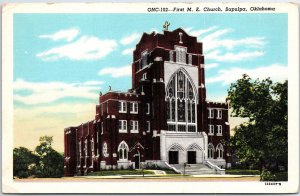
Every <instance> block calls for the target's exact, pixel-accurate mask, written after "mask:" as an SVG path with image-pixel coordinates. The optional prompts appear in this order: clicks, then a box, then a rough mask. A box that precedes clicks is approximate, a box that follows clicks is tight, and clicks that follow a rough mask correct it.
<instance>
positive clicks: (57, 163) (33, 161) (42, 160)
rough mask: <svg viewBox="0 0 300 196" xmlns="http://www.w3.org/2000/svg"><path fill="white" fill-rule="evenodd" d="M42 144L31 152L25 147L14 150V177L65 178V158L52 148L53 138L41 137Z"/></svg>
mask: <svg viewBox="0 0 300 196" xmlns="http://www.w3.org/2000/svg"><path fill="white" fill-rule="evenodd" d="M39 141H40V144H39V145H38V146H37V147H36V148H35V152H34V153H33V152H31V151H29V150H28V149H26V148H24V147H20V148H15V149H14V176H16V177H19V178H26V177H28V176H36V177H40V178H47V177H51V178H57V177H62V176H63V167H64V158H63V155H62V154H60V153H58V152H57V151H55V150H54V149H53V148H52V147H51V144H52V141H53V139H52V137H49V136H43V137H40V140H39Z"/></svg>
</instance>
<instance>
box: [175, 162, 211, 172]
mask: <svg viewBox="0 0 300 196" xmlns="http://www.w3.org/2000/svg"><path fill="white" fill-rule="evenodd" d="M172 166H173V167H175V168H176V169H177V170H179V171H180V172H181V173H184V166H183V164H177V165H172ZM185 174H188V175H202V174H216V172H215V170H214V169H211V168H209V167H208V166H206V165H204V164H190V165H187V166H186V167H185Z"/></svg>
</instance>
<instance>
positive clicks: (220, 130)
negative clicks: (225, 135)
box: [217, 125, 222, 136]
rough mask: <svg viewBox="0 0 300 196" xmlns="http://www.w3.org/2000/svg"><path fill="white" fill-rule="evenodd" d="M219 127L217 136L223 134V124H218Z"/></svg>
mask: <svg viewBox="0 0 300 196" xmlns="http://www.w3.org/2000/svg"><path fill="white" fill-rule="evenodd" d="M217 128H218V132H217V136H222V125H217Z"/></svg>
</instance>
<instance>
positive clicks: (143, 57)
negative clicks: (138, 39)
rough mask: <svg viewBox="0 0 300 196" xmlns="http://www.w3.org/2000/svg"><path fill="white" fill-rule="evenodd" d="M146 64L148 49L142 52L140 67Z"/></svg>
mask: <svg viewBox="0 0 300 196" xmlns="http://www.w3.org/2000/svg"><path fill="white" fill-rule="evenodd" d="M146 65H148V51H144V52H143V53H142V68H143V67H145V66H146Z"/></svg>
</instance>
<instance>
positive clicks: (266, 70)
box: [206, 64, 288, 85]
mask: <svg viewBox="0 0 300 196" xmlns="http://www.w3.org/2000/svg"><path fill="white" fill-rule="evenodd" d="M243 74H248V75H249V76H250V77H251V78H252V79H257V78H259V79H266V78H268V77H270V78H271V80H273V81H278V82H282V81H283V80H286V79H287V78H288V67H287V66H285V65H281V64H272V65H269V66H264V67H256V68H253V69H244V68H238V67H235V68H230V69H226V70H220V71H219V73H218V76H216V77H211V78H207V79H206V83H215V82H221V83H222V84H223V85H226V84H230V83H232V82H235V81H236V80H238V79H240V78H241V77H242V75H243Z"/></svg>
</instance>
